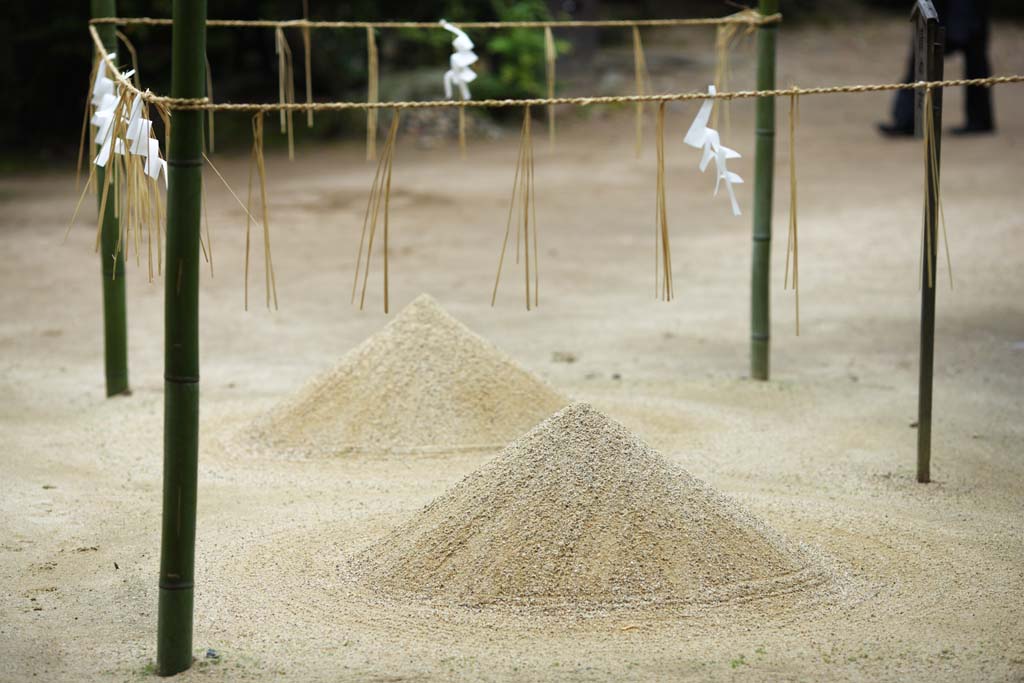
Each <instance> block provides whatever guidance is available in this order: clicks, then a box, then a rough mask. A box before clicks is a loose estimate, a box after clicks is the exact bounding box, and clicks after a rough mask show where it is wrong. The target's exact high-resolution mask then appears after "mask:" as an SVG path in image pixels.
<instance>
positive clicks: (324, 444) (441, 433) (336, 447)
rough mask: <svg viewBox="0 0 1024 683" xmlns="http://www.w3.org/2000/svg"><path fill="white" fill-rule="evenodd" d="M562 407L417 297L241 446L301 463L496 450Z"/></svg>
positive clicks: (533, 379) (536, 381)
mask: <svg viewBox="0 0 1024 683" xmlns="http://www.w3.org/2000/svg"><path fill="white" fill-rule="evenodd" d="M566 403H568V401H567V400H566V399H565V398H563V397H562V396H560V395H559V394H558V393H557V392H556V391H555V390H554V389H552V388H551V387H550V386H548V385H547V384H546V383H545V382H544V381H543V380H541V379H540V378H539V377H537V376H535V375H533V374H531V373H530V372H528V371H526V370H524V369H523V368H521V367H520V366H519V365H518V364H516V363H515V361H513V360H512V359H511V358H509V357H508V356H507V355H505V354H504V353H502V352H501V351H500V350H498V349H497V348H495V347H494V346H492V345H491V344H490V343H489V342H487V341H486V340H484V339H483V338H482V337H480V336H479V335H477V334H475V333H474V332H472V331H471V330H470V329H469V328H467V327H466V326H465V325H463V324H462V323H460V322H459V321H458V320H456V319H455V318H453V317H452V316H450V315H449V314H448V313H447V312H445V310H444V309H443V308H441V306H440V305H438V303H437V302H436V301H435V300H434V299H432V298H431V297H430V296H428V295H426V294H423V295H420V296H419V297H417V298H416V299H415V300H414V301H413V302H412V303H410V304H409V305H408V306H406V307H405V308H404V309H403V310H402V311H401V312H400V313H399V314H398V315H397V316H396V317H395V319H394V320H392V321H391V322H390V323H389V324H388V325H387V326H385V327H384V328H383V329H382V330H381V331H380V332H377V333H376V334H374V335H373V336H372V337H370V338H369V339H367V340H366V341H364V342H363V343H362V344H360V345H359V346H357V347H356V348H354V349H352V350H351V351H349V352H348V353H347V354H345V356H343V357H342V359H341V361H340V362H339V363H338V365H337V366H335V367H334V369H332V370H330V371H328V372H327V373H325V374H324V375H322V376H321V377H318V378H317V379H315V380H314V381H313V382H311V383H310V384H309V385H307V386H306V387H305V388H303V389H302V390H300V391H299V393H298V394H296V395H295V396H294V397H292V398H290V399H288V400H286V401H284V402H283V403H282V404H281V405H279V406H278V407H277V408H275V409H274V410H272V411H271V412H270V413H269V414H268V415H266V416H265V417H264V418H263V419H262V420H261V421H260V422H259V423H258V424H257V425H255V426H254V428H253V429H252V432H251V434H249V437H250V440H251V441H255V442H256V443H258V444H260V445H262V446H265V447H268V448H270V449H273V450H275V451H279V452H283V453H287V454H295V455H301V456H316V455H338V454H342V453H348V452H404V453H415V452H445V451H458V450H483V451H486V450H495V451H497V450H499V449H500V448H502V447H504V446H505V445H506V444H507V443H508V442H509V441H511V440H513V439H514V438H516V437H517V436H519V435H520V434H522V433H523V432H525V431H527V430H528V429H530V428H531V427H533V426H534V425H536V424H537V423H538V422H540V421H541V420H543V419H544V418H545V417H547V416H548V415H550V414H551V412H552V411H554V410H557V409H558V408H561V407H562V406H564V405H566Z"/></svg>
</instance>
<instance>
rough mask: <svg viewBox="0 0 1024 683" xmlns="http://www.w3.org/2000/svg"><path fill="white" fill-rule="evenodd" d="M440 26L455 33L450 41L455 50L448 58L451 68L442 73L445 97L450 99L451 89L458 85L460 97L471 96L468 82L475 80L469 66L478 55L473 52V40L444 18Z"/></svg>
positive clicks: (466, 97)
mask: <svg viewBox="0 0 1024 683" xmlns="http://www.w3.org/2000/svg"><path fill="white" fill-rule="evenodd" d="M441 26H442V27H444V29H445V30H446V31H449V32H450V33H453V34H455V40H453V41H452V48H453V49H454V50H455V51H454V52H452V56H451V58H450V59H449V65H450V66H451V68H450V69H448V71H446V72H445V73H444V96H445V99H448V100H450V99H452V90H453V88H454V87H455V86H458V88H459V94H460V95H461V96H462V99H464V100H468V99H470V97H471V95H470V93H469V84H470V83H472V82H473V81H475V80H476V72H474V71H473V70H472V69H470V68H469V67H470V65H471V64H475V63H476V61H477V60H478V59H479V57H477V56H476V53H475V52H473V41H472V40H470V39H469V36H467V35H466V33H465V32H464V31H463V30H462V29H460V28H459V27H457V26H455V25H454V24H451V23H449V22H447V21H445V20H444V19H442V20H441Z"/></svg>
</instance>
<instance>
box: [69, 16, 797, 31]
mask: <svg viewBox="0 0 1024 683" xmlns="http://www.w3.org/2000/svg"><path fill="white" fill-rule="evenodd" d="M781 22H782V15H781V14H778V13H776V14H769V15H766V16H762V15H759V14H758V15H750V16H725V17H711V18H700V19H604V20H598V21H466V22H460V23H459V28H467V29H481V28H487V29H503V28H599V27H600V28H604V27H625V28H629V27H631V26H721V25H723V24H742V25H748V26H764V25H770V24H778V23H781ZM89 23H90V24H115V25H117V26H171V25H173V23H174V22H173V20H171V19H156V18H152V17H98V18H96V19H90V20H89ZM206 25H207V26H211V27H213V26H216V27H224V28H243V27H253V28H288V27H298V28H383V29H387V28H437V29H439V28H442V27H441V25H440V24H439V23H438V22H436V21H309V20H308V19H288V20H285V21H277V20H273V19H207V20H206Z"/></svg>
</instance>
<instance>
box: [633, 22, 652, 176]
mask: <svg viewBox="0 0 1024 683" xmlns="http://www.w3.org/2000/svg"><path fill="white" fill-rule="evenodd" d="M633 73H634V75H633V78H634V82H635V84H636V94H637V97H643V96H645V95H647V94H649V93H650V87H651V75H650V74H649V73H648V72H647V58H646V57H644V44H643V41H642V40H641V39H640V27H639V26H633ZM643 142H644V103H643V102H637V103H636V158H637V159H639V158H640V153H641V151H642V149H643Z"/></svg>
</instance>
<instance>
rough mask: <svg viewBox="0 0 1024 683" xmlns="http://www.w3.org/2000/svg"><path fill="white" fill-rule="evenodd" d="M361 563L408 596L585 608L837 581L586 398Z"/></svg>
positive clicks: (720, 597)
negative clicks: (831, 579)
mask: <svg viewBox="0 0 1024 683" xmlns="http://www.w3.org/2000/svg"><path fill="white" fill-rule="evenodd" d="M354 570H355V573H356V575H357V576H359V577H360V579H361V580H362V581H364V582H365V583H367V584H368V585H369V586H371V587H374V588H378V589H380V590H381V592H382V593H384V594H392V595H394V596H396V597H397V598H399V599H402V598H406V599H414V600H421V601H424V602H427V603H431V604H439V605H445V606H469V607H482V606H492V605H497V606H512V607H540V608H544V609H545V610H547V611H551V612H554V613H577V614H579V615H586V614H591V613H593V612H594V611H597V610H602V609H609V608H611V609H625V608H630V607H644V608H647V609H659V608H670V607H678V606H680V605H693V604H699V605H703V606H705V607H706V608H707V609H714V608H716V607H717V606H718V605H720V604H721V603H727V602H729V601H735V600H756V599H767V598H770V597H779V596H785V597H786V598H787V599H789V598H791V597H792V595H791V594H792V593H795V592H798V591H801V590H803V589H807V590H815V589H817V588H820V587H821V585H822V584H824V583H826V582H827V581H828V577H827V576H826V575H825V571H824V568H823V567H821V566H819V565H818V563H817V562H816V561H815V559H814V558H812V557H811V556H810V555H809V554H808V553H806V552H802V551H801V550H799V549H797V548H796V547H795V546H793V545H792V544H790V543H788V542H786V541H785V540H783V539H782V538H781V537H780V536H779V535H778V534H777V533H775V532H774V531H773V530H771V529H768V528H767V527H765V525H764V524H763V523H762V522H761V521H760V520H758V519H756V518H755V517H753V516H752V515H750V514H749V513H747V511H746V510H744V509H743V508H742V507H741V506H739V505H737V504H736V503H735V502H734V501H733V500H731V499H729V498H727V497H724V496H722V495H720V494H718V493H717V492H716V491H714V490H712V489H711V488H710V487H708V486H707V484H705V483H704V482H702V481H700V480H698V479H695V478H694V477H692V476H690V474H689V473H687V472H686V471H685V470H683V469H681V468H679V467H678V466H676V465H673V464H672V463H669V462H668V461H667V460H665V459H664V457H663V456H662V455H661V454H659V453H657V452H656V451H654V450H652V449H651V448H650V447H649V446H648V445H647V444H645V443H644V442H643V441H642V440H641V439H639V438H638V437H636V436H635V435H634V434H631V433H630V432H629V430H627V429H626V428H625V427H623V426H622V425H620V424H618V423H616V422H615V421H613V420H610V419H609V418H608V417H606V416H605V415H602V414H601V413H600V412H599V411H596V410H594V409H593V408H592V407H591V406H590V405H588V404H585V403H574V404H572V405H571V406H569V407H567V408H565V409H563V410H561V411H559V412H558V413H556V414H555V415H553V416H551V417H550V418H548V419H547V420H545V421H544V422H542V423H541V424H539V425H538V426H537V427H535V428H534V429H532V430H530V432H529V433H527V434H525V435H523V436H522V437H521V438H519V439H517V440H516V441H515V442H513V443H512V444H510V445H509V446H508V447H507V448H506V449H505V450H503V451H502V452H501V453H500V454H499V455H498V456H496V457H495V458H494V459H493V460H491V461H490V462H488V463H487V464H486V465H484V466H483V467H482V468H480V469H479V470H477V471H475V472H473V473H472V474H470V475H469V476H467V477H466V478H465V479H463V480H462V481H461V482H459V484H457V485H456V486H455V487H453V488H452V489H451V490H450V491H447V492H445V494H444V495H442V496H440V497H439V498H437V499H436V500H434V501H432V502H431V503H430V504H429V505H428V506H427V507H426V508H424V509H423V510H422V511H421V512H418V513H417V514H416V515H415V516H413V517H412V518H411V519H410V520H409V521H408V522H407V523H405V524H403V525H401V526H400V527H398V528H397V529H395V531H394V532H392V533H391V534H389V535H388V536H386V537H385V538H384V539H382V540H381V541H380V542H379V543H376V544H375V545H373V546H372V547H370V548H368V549H367V550H366V551H365V552H364V553H363V554H362V555H360V557H359V558H358V560H357V561H356V562H355V563H354Z"/></svg>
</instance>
